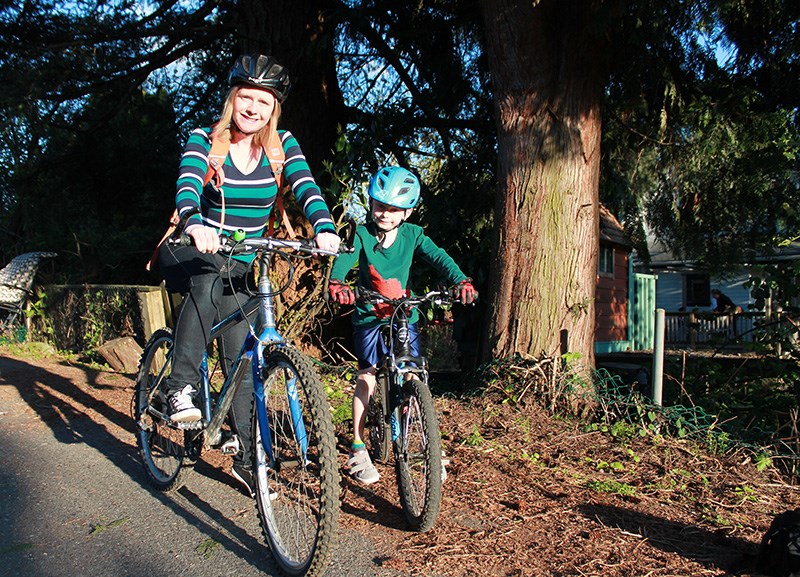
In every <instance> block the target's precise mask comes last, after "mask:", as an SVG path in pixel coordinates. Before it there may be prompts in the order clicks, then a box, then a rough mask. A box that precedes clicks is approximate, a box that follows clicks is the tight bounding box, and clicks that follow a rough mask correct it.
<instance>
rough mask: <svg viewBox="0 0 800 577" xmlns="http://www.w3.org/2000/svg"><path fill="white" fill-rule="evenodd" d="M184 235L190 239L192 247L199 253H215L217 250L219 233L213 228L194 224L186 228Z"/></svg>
mask: <svg viewBox="0 0 800 577" xmlns="http://www.w3.org/2000/svg"><path fill="white" fill-rule="evenodd" d="M185 234H186V235H188V236H190V237H192V240H193V241H194V246H195V247H196V248H197V250H199V251H200V252H205V253H215V252H217V251H218V250H219V233H218V232H217V230H216V229H214V228H211V227H209V226H203V225H202V224H196V225H192V226H189V227H187V228H186V230H185Z"/></svg>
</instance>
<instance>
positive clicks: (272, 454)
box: [133, 237, 339, 576]
mask: <svg viewBox="0 0 800 577" xmlns="http://www.w3.org/2000/svg"><path fill="white" fill-rule="evenodd" d="M227 240H228V241H230V239H227ZM220 250H221V251H223V252H225V253H227V254H229V255H233V254H242V253H246V252H250V253H251V252H258V256H257V258H256V262H257V263H258V272H259V276H258V292H257V293H256V294H255V295H253V296H251V297H250V299H248V301H247V302H246V303H244V304H243V305H242V306H240V307H239V310H238V311H236V312H234V313H233V314H231V315H230V316H228V317H226V318H225V319H223V320H221V321H220V322H219V323H217V324H216V325H215V326H214V327H213V328H212V329H211V338H212V340H214V339H216V338H217V337H219V336H220V335H221V334H222V333H224V332H225V331H226V330H227V329H229V328H230V327H232V326H234V325H236V324H237V323H240V322H248V323H250V322H251V321H252V317H253V315H254V313H257V317H256V318H257V321H256V322H255V323H253V324H252V325H251V331H250V334H249V335H248V336H247V338H246V340H245V342H244V344H243V345H242V348H241V351H240V353H239V356H238V358H237V359H236V361H235V362H234V363H233V366H232V367H231V370H230V371H229V373H228V375H227V377H226V378H225V382H224V384H223V385H222V389H221V391H220V393H219V395H218V396H217V395H212V392H211V388H210V379H209V375H208V363H207V358H205V359H204V360H203V363H202V365H201V374H202V380H201V382H200V384H199V387H198V388H199V395H198V397H197V399H196V400H198V405H199V406H200V410H201V413H202V418H201V420H200V421H197V422H193V423H176V422H173V421H171V420H170V418H169V416H168V414H167V410H166V407H167V403H166V399H165V397H164V394H163V392H162V390H161V384H162V382H163V381H164V379H165V378H166V377H168V376H169V374H170V372H171V368H172V346H173V336H172V331H171V330H170V329H160V330H158V331H156V332H155V333H154V334H153V336H152V337H151V338H150V340H149V342H148V343H147V345H146V346H145V349H144V352H143V354H142V360H141V364H140V366H139V374H138V376H137V378H136V389H135V393H134V399H133V412H134V417H135V419H136V439H137V444H138V446H139V451H140V454H141V458H142V461H143V464H144V468H145V471H146V472H147V475H148V477H149V479H150V481H151V482H152V484H153V485H154V486H155V487H157V488H158V489H160V490H162V491H174V490H176V489H178V488H180V487H181V486H182V484H183V483H184V481H185V475H186V474H187V473H189V472H190V471H191V470H192V467H193V465H194V464H195V462H196V461H197V459H198V458H199V456H200V453H201V451H202V450H204V449H211V448H222V449H223V451H224V449H225V447H224V446H223V445H224V443H225V442H226V441H227V440H229V439H228V438H226V435H225V431H223V429H222V426H223V423H224V421H225V418H226V416H227V415H228V410H229V409H230V407H231V403H232V402H233V398H234V395H235V393H236V389H237V388H238V387H239V385H240V383H241V381H242V378H243V377H244V375H245V374H246V372H247V371H252V373H253V384H254V394H255V395H254V399H255V400H254V402H255V410H254V411H253V416H252V419H253V421H252V431H253V450H252V466H253V476H254V478H255V486H256V490H255V497H256V503H257V510H258V515H259V520H260V523H261V527H262V529H263V532H264V535H265V536H266V539H267V542H268V544H269V548H270V550H271V553H272V557H273V558H274V560H275V562H276V563H277V565H278V568H279V569H280V570H281V571H282V572H283V573H284V574H285V575H289V576H301V575H308V576H316V575H320V574H322V573H323V572H324V570H325V568H326V565H327V562H328V558H329V555H330V553H331V551H332V549H333V546H334V541H335V536H336V525H337V518H338V512H339V471H338V463H337V451H336V441H335V436H334V430H333V424H332V421H331V413H330V408H329V405H328V402H327V398H326V395H325V391H324V389H323V386H322V384H321V382H320V380H319V376H318V375H317V373H316V372H315V371H314V369H313V368H312V366H311V364H310V363H309V361H308V360H307V359H306V358H305V357H304V356H303V355H302V354H301V353H300V352H299V351H298V350H297V349H295V348H293V347H292V346H290V345H289V344H287V343H286V342H284V340H283V339H282V337H281V336H280V335H279V334H278V332H277V331H276V328H275V314H274V302H273V296H274V295H276V294H279V293H280V292H282V291H283V290H285V288H286V287H287V286H288V285H289V283H290V282H291V278H292V276H293V274H294V267H293V263H292V262H291V260H290V259H292V258H295V257H296V258H301V257H304V256H305V258H308V255H318V254H324V255H330V254H331V253H330V252H327V251H324V250H320V249H318V248H317V247H316V246H315V245H314V243H313V241H310V240H305V239H304V240H281V239H277V238H270V237H263V238H250V239H245V240H241V241H239V242H233V241H230V242H227V243H226V244H224V245H223V247H222V248H221V249H220ZM273 256H277V257H279V258H282V259H284V260H285V261H286V262H287V263H289V265H290V266H289V273H288V278H287V281H286V283H285V285H284V286H283V287H281V288H280V289H279V290H277V291H275V290H273V288H272V284H271V282H270V270H271V266H270V263H271V258H272V257H273Z"/></svg>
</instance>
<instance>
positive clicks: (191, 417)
mask: <svg viewBox="0 0 800 577" xmlns="http://www.w3.org/2000/svg"><path fill="white" fill-rule="evenodd" d="M193 395H194V388H192V385H186V386H185V387H183V388H182V389H181V390H180V391H176V392H174V393H172V394H171V395H170V396H169V399H168V400H167V402H168V404H169V418H170V419H171V420H172V421H174V422H176V423H192V422H194V421H199V420H200V417H201V414H200V409H198V408H197V407H195V406H194V401H192V396H193Z"/></svg>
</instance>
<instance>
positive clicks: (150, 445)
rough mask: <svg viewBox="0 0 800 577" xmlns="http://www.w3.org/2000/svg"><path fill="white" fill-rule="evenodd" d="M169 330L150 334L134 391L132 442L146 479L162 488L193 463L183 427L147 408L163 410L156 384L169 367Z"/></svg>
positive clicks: (174, 483)
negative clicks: (134, 442) (134, 425)
mask: <svg viewBox="0 0 800 577" xmlns="http://www.w3.org/2000/svg"><path fill="white" fill-rule="evenodd" d="M172 344H173V338H172V331H171V330H169V329H160V330H158V331H156V332H155V333H153V336H152V337H150V340H149V341H148V343H147V345H146V346H145V349H144V352H143V353H142V360H141V362H140V364H139V373H138V375H137V377H136V389H135V393H134V408H135V410H134V418H135V419H136V442H137V445H138V447H139V454H140V456H141V459H142V464H143V465H144V469H145V471H146V472H147V476H148V478H149V480H150V482H151V483H152V484H153V485H154V486H155V487H157V488H158V489H160V490H162V491H172V490H175V489H177V488H179V487H180V486H181V485H182V484H183V480H184V478H185V477H184V473H185V472H186V469H185V467H187V466H190V465H192V464H193V460H192V459H190V458H189V456H188V453H187V449H186V448H187V447H188V446H189V439H188V437H187V433H186V432H185V431H182V430H179V429H176V428H174V427H170V426H168V425H166V424H164V422H163V421H162V420H161V419H158V418H157V417H154V416H153V415H151V414H150V413H149V412H148V410H147V409H148V407H149V406H150V405H151V404H152V405H153V407H154V408H156V409H157V410H159V411H164V410H166V409H165V407H164V406H163V403H164V399H163V396H162V395H161V394H160V393H159V391H158V388H159V386H160V385H161V383H162V382H163V380H164V379H165V378H166V377H168V376H169V374H170V372H171V370H172Z"/></svg>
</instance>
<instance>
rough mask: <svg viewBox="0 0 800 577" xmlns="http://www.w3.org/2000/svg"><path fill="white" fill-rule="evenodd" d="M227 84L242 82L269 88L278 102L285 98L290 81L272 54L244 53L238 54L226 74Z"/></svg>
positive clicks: (247, 84) (233, 84) (232, 84)
mask: <svg viewBox="0 0 800 577" xmlns="http://www.w3.org/2000/svg"><path fill="white" fill-rule="evenodd" d="M228 84H230V85H231V86H235V85H237V84H244V85H246V86H254V87H256V88H266V89H268V90H271V91H272V92H273V93H274V94H275V97H276V98H277V99H278V101H279V102H283V101H284V100H286V96H287V95H288V94H289V88H290V87H291V82H290V81H289V74H288V73H287V72H286V69H285V68H284V67H283V66H281V65H280V64H278V63H277V62H276V61H275V59H274V58H273V57H272V56H264V55H263V54H245V55H242V56H239V57H238V58H237V59H236V62H234V64H233V67H231V71H230V73H229V74H228Z"/></svg>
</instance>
